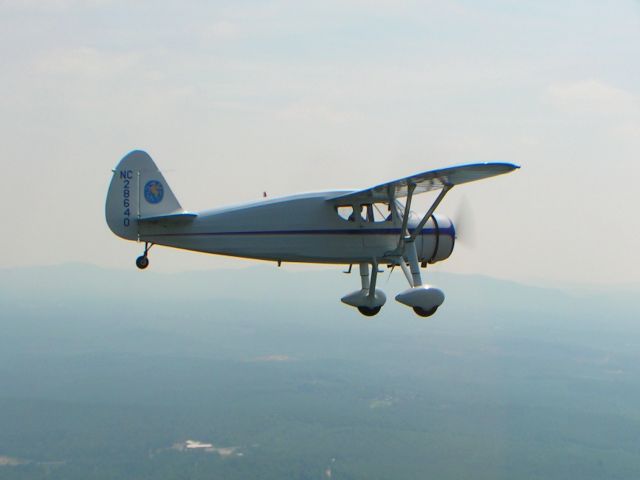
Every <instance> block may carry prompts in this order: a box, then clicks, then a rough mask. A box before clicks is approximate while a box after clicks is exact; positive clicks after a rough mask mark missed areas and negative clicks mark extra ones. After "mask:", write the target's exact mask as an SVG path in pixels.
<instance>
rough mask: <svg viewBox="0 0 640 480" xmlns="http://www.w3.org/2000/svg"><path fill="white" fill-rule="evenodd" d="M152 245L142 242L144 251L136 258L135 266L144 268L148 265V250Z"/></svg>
mask: <svg viewBox="0 0 640 480" xmlns="http://www.w3.org/2000/svg"><path fill="white" fill-rule="evenodd" d="M151 247H153V243H149V242H144V253H143V254H142V255H140V256H139V257H138V258H136V267H138V268H139V269H140V270H144V269H145V268H147V267H148V266H149V250H151Z"/></svg>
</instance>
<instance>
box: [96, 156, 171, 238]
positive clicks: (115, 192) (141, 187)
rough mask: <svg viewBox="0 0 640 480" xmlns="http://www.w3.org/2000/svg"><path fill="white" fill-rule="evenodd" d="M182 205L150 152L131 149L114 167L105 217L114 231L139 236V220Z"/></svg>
mask: <svg viewBox="0 0 640 480" xmlns="http://www.w3.org/2000/svg"><path fill="white" fill-rule="evenodd" d="M182 211H183V210H182V207H181V206H180V203H178V200H177V199H176V197H175V196H174V195H173V192H172V191H171V189H170V188H169V185H167V182H166V180H165V179H164V177H163V176H162V173H160V170H158V167H157V166H156V164H155V163H154V161H153V160H152V159H151V157H150V156H149V154H147V153H146V152H143V151H141V150H134V151H133V152H131V153H129V154H127V155H126V156H125V157H124V158H123V159H122V160H120V163H118V165H117V166H116V168H115V170H113V178H112V179H111V185H109V192H108V193H107V202H106V206H105V216H106V219H107V224H108V225H109V228H110V229H111V231H112V232H113V233H115V234H116V235H118V236H119V237H122V238H125V239H127V240H137V239H138V219H140V218H144V217H153V216H159V215H167V214H171V213H180V212H182Z"/></svg>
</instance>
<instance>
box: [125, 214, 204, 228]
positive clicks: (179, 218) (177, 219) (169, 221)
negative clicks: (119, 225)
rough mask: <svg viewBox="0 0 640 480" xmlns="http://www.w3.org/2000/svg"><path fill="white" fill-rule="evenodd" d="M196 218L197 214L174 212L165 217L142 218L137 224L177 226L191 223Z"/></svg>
mask: <svg viewBox="0 0 640 480" xmlns="http://www.w3.org/2000/svg"><path fill="white" fill-rule="evenodd" d="M197 216H198V214H197V213H191V212H176V213H169V214H167V215H156V216H153V217H143V218H139V219H138V223H141V224H148V223H156V224H164V225H178V224H182V223H189V222H192V221H193V220H194V219H195V218H196V217H197Z"/></svg>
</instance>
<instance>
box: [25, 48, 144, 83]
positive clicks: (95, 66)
mask: <svg viewBox="0 0 640 480" xmlns="http://www.w3.org/2000/svg"><path fill="white" fill-rule="evenodd" d="M138 59H139V57H138V55H137V54H135V53H113V52H102V51H99V50H96V49H94V48H87V47H80V48H74V49H71V50H57V51H54V52H49V53H47V54H46V55H45V56H43V57H42V58H40V60H38V61H37V62H36V68H37V70H38V72H39V73H44V74H59V75H73V76H76V75H78V76H90V77H104V76H112V75H114V74H118V73H121V72H123V71H126V70H128V69H130V68H131V67H133V66H135V65H136V64H137V62H138Z"/></svg>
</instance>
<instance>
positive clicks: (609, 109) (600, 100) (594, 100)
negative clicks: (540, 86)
mask: <svg viewBox="0 0 640 480" xmlns="http://www.w3.org/2000/svg"><path fill="white" fill-rule="evenodd" d="M548 95H549V98H550V100H551V102H552V103H553V104H554V105H555V106H556V107H557V108H559V109H561V110H564V111H567V112H570V113H579V114H585V113H593V114H606V115H628V114H634V113H635V114H638V113H640V99H639V98H638V96H637V95H634V94H633V93H631V92H628V91H626V90H622V89H620V88H616V87H613V86H611V85H607V84H606V83H603V82H600V81H598V80H583V81H580V82H574V83H562V84H555V85H551V86H550V87H549V88H548Z"/></svg>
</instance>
